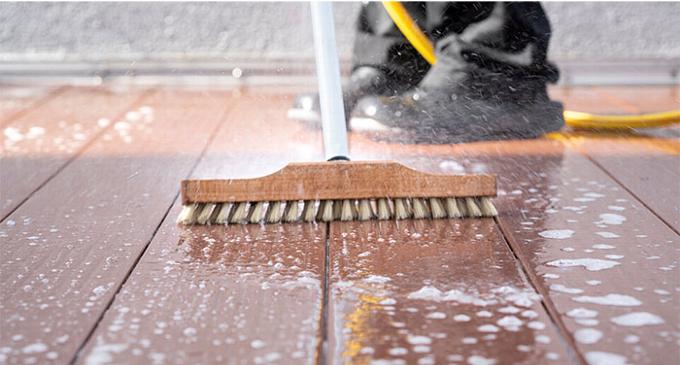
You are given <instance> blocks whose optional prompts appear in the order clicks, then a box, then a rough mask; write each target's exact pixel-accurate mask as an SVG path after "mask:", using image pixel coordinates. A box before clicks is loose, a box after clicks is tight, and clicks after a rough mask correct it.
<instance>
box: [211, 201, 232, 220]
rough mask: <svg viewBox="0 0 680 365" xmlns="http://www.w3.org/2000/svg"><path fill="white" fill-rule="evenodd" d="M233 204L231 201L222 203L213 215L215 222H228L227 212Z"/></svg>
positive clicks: (229, 211)
mask: <svg viewBox="0 0 680 365" xmlns="http://www.w3.org/2000/svg"><path fill="white" fill-rule="evenodd" d="M233 206H234V204H231V203H224V204H222V206H221V207H220V208H219V210H218V212H217V215H216V216H215V224H227V223H228V222H229V213H231V208H232V207H233Z"/></svg>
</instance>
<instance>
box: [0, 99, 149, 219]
mask: <svg viewBox="0 0 680 365" xmlns="http://www.w3.org/2000/svg"><path fill="white" fill-rule="evenodd" d="M143 97H144V93H143V92H140V91H131V92H122V93H114V92H111V91H109V90H105V89H100V88H70V89H67V90H65V91H63V92H61V93H60V94H59V95H58V96H56V97H54V98H51V99H49V100H48V101H47V102H45V103H43V104H39V105H38V106H37V107H36V108H34V109H31V110H29V111H27V112H26V113H22V115H21V116H19V117H18V118H15V119H13V120H10V121H9V122H8V123H7V125H5V126H4V129H3V130H4V143H3V153H2V155H1V156H0V165H1V166H2V172H1V179H2V184H0V196H1V198H0V219H2V218H5V217H6V216H7V214H9V213H10V212H11V211H12V210H14V209H16V207H18V206H19V205H20V204H21V203H22V202H23V201H24V200H25V199H26V198H28V197H29V196H30V195H31V194H32V193H33V192H34V191H35V190H36V189H38V188H39V187H40V186H41V185H43V184H44V183H45V181H47V180H48V179H50V178H51V177H52V176H53V175H54V174H55V173H56V172H58V171H59V170H60V169H61V168H63V167H64V166H65V165H66V164H67V163H68V162H69V161H70V160H71V159H72V158H73V157H74V156H76V155H78V153H80V152H81V150H82V149H83V148H84V147H85V146H87V145H88V144H89V143H90V142H92V141H93V140H95V139H96V138H97V137H98V136H99V135H100V134H101V133H103V132H104V131H105V130H107V129H108V130H110V129H112V127H113V126H112V125H113V123H115V122H116V121H118V120H119V119H122V120H124V117H125V115H126V112H133V113H134V112H135V111H134V110H133V109H135V108H137V107H139V106H140V103H141V102H142V101H143ZM85 105H87V107H84V106H85ZM137 114H139V113H138V112H137Z"/></svg>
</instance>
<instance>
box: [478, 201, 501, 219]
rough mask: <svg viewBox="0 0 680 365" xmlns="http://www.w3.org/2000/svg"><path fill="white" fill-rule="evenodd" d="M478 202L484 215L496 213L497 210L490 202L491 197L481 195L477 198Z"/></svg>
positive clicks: (494, 214)
mask: <svg viewBox="0 0 680 365" xmlns="http://www.w3.org/2000/svg"><path fill="white" fill-rule="evenodd" d="M479 202H480V203H479V206H480V207H481V208H482V214H483V215H484V216H485V217H495V216H497V215H498V211H497V210H496V207H495V206H494V205H493V203H491V199H489V198H488V197H485V196H483V197H481V198H479Z"/></svg>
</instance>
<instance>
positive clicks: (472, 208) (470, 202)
mask: <svg viewBox="0 0 680 365" xmlns="http://www.w3.org/2000/svg"><path fill="white" fill-rule="evenodd" d="M465 207H466V208H467V211H468V214H469V215H470V216H472V217H481V216H482V211H481V210H480V209H479V206H477V202H475V199H474V198H465Z"/></svg>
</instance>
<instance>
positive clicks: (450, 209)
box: [446, 198, 463, 218]
mask: <svg viewBox="0 0 680 365" xmlns="http://www.w3.org/2000/svg"><path fill="white" fill-rule="evenodd" d="M446 214H447V215H448V216H449V218H461V217H463V214H461V212H460V210H459V209H458V203H456V198H446Z"/></svg>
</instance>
